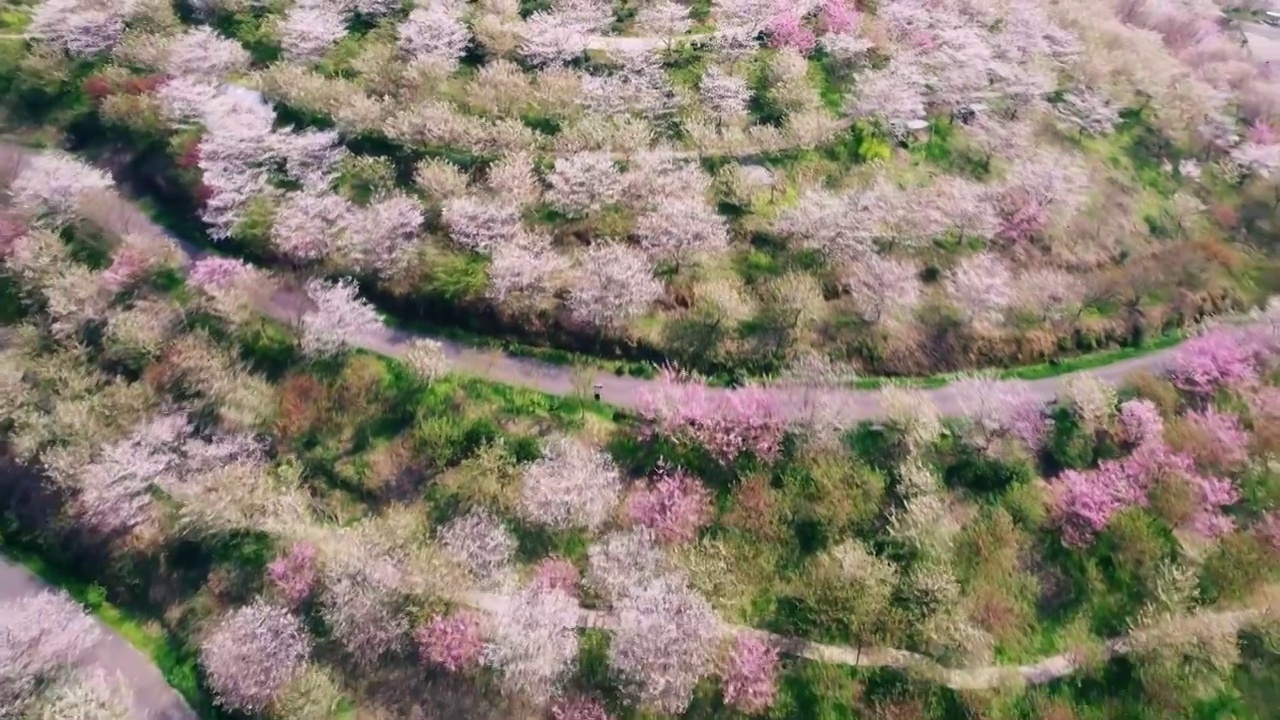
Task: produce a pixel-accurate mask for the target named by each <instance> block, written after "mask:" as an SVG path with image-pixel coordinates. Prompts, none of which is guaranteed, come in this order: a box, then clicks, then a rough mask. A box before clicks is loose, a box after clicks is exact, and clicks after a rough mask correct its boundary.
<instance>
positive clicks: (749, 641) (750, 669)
mask: <svg viewBox="0 0 1280 720" xmlns="http://www.w3.org/2000/svg"><path fill="white" fill-rule="evenodd" d="M720 674H721V677H722V679H723V683H724V701H725V702H726V703H728V704H729V705H732V706H734V707H736V708H738V709H739V710H741V711H743V712H745V713H759V712H763V711H764V710H767V709H768V708H769V706H770V705H772V704H773V701H774V698H775V697H776V696H777V694H778V649H777V648H776V647H774V646H773V645H771V644H770V643H769V642H768V641H767V640H765V639H763V638H761V637H760V636H758V635H752V634H748V633H739V634H738V635H737V637H735V638H734V641H733V647H732V648H731V649H730V650H729V655H728V657H727V658H726V659H725V663H724V668H723V669H722V670H721V673H720Z"/></svg>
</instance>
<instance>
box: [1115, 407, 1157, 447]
mask: <svg viewBox="0 0 1280 720" xmlns="http://www.w3.org/2000/svg"><path fill="white" fill-rule="evenodd" d="M1120 428H1121V430H1123V431H1124V436H1125V439H1126V440H1128V441H1129V442H1131V443H1133V444H1135V445H1141V444H1142V443H1145V442H1149V441H1156V440H1159V439H1160V438H1161V437H1162V436H1163V435H1164V418H1163V417H1161V416H1160V409H1159V408H1157V407H1156V404H1155V403H1153V402H1151V401H1150V400H1147V399H1145V398H1136V399H1133V400H1129V401H1127V402H1124V403H1122V404H1121V405H1120Z"/></svg>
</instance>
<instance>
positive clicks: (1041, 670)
mask: <svg viewBox="0 0 1280 720" xmlns="http://www.w3.org/2000/svg"><path fill="white" fill-rule="evenodd" d="M34 152H35V151H33V150H31V149H28V148H25V147H22V146H18V145H13V144H11V143H0V170H2V171H0V179H4V178H9V179H11V178H12V177H14V176H16V173H17V172H18V171H20V167H21V165H22V163H23V162H25V160H26V159H27V158H29V157H30V156H31V155H32V154H33V153H34ZM99 199H101V200H103V201H104V202H93V203H86V204H85V205H86V208H85V212H84V214H85V215H86V220H88V221H89V222H91V223H94V224H97V225H99V226H100V227H102V228H103V229H104V230H106V231H108V232H110V233H113V234H116V235H118V236H127V235H130V234H152V235H157V236H166V237H169V238H171V239H172V240H173V241H174V242H175V243H177V244H178V246H179V247H180V248H181V249H182V250H183V253H184V264H186V265H189V264H190V263H191V262H194V261H195V260H196V259H198V258H199V257H201V256H204V255H206V254H208V253H207V252H206V251H205V250H203V249H201V248H199V247H197V246H196V245H195V244H193V243H191V242H189V241H187V240H185V239H183V238H180V237H177V236H175V235H173V234H172V233H170V232H169V231H168V230H166V229H165V228H163V227H161V226H160V225H158V224H156V223H155V222H154V221H152V220H151V219H150V218H149V217H148V216H147V215H146V214H145V213H144V212H143V211H142V210H141V209H140V208H138V207H137V206H136V205H135V204H133V203H132V202H131V201H129V200H128V199H127V198H124V197H122V196H120V195H118V194H116V193H114V192H112V193H108V194H106V195H104V196H103V197H101V198H99ZM311 307H312V304H311V302H310V301H309V299H308V298H307V297H306V296H305V295H304V294H303V293H302V292H301V291H299V290H298V289H296V288H277V289H275V290H274V291H272V292H270V293H266V294H264V296H263V301H262V302H261V303H260V308H259V309H260V310H261V311H262V312H263V313H264V314H265V315H267V316H270V317H272V318H274V319H276V320H280V321H283V322H286V323H294V322H297V321H298V319H299V318H300V317H301V316H302V314H304V313H305V312H307V311H308V310H309V309H311ZM417 337H421V336H419V335H416V334H414V333H410V332H407V331H403V330H397V329H392V328H386V327H383V328H381V329H379V330H378V331H377V332H375V333H371V334H368V335H366V336H363V337H359V338H353V339H352V344H353V345H355V346H356V347H359V348H363V349H365V350H369V351H371V352H375V353H380V354H383V355H387V356H391V357H398V356H401V355H403V354H404V353H405V352H406V350H407V348H408V346H409V344H410V342H411V341H412V340H414V339H415V338H417ZM440 342H441V343H442V344H443V346H444V348H445V352H446V354H447V356H448V357H449V359H450V361H451V362H452V363H453V367H454V368H456V369H457V370H459V371H460V372H463V373H468V374H472V375H475V376H479V377H483V378H486V379H489V380H493V381H496V382H500V383H506V384H510V385H516V386H522V387H527V388H532V389H536V390H539V391H542V392H545V393H550V394H555V395H573V394H575V392H576V391H577V388H579V387H581V377H580V376H578V375H577V374H576V373H575V371H574V370H573V369H571V368H568V367H565V366H561V365H554V364H550V363H546V362H542V361H538V360H534V359H530V358H522V357H515V356H510V355H506V354H503V353H499V352H492V351H480V350H476V349H474V348H470V347H467V346H464V345H461V344H459V343H455V342H452V341H449V340H443V339H441V340H440ZM1171 352H1172V349H1168V350H1163V351H1160V352H1157V353H1152V354H1150V355H1146V356H1143V357H1138V358H1133V359H1130V360H1125V361H1122V362H1117V363H1114V364H1112V365H1108V366H1105V367H1102V368H1098V369H1096V370H1092V371H1091V372H1092V373H1093V374H1095V375H1097V376H1099V377H1101V378H1104V379H1106V380H1108V381H1111V382H1118V381H1120V380H1121V379H1123V378H1124V377H1125V376H1126V375H1128V374H1129V373H1132V372H1133V371H1135V370H1139V369H1151V370H1155V369H1159V368H1160V367H1162V365H1163V364H1164V363H1165V362H1166V361H1167V359H1168V358H1169V356H1170V353H1171ZM1066 377H1067V376H1058V377H1053V378H1045V379H1042V380H1033V381H1022V380H1005V381H1002V382H1005V383H1009V384H1014V385H1018V386H1021V388H1022V389H1023V390H1024V391H1025V392H1026V393H1027V394H1029V395H1030V396H1032V397H1035V398H1038V399H1042V400H1046V401H1047V400H1050V399H1052V398H1053V397H1054V396H1055V395H1056V394H1057V393H1058V391H1059V390H1060V389H1061V387H1062V385H1063V383H1064V382H1065V381H1066ZM591 380H592V382H594V383H595V384H597V385H598V386H599V387H600V388H601V393H602V399H603V400H604V401H605V402H607V403H610V404H613V405H616V406H620V407H624V408H631V409H634V408H636V407H637V406H638V405H639V403H640V400H641V397H642V395H643V393H644V391H645V390H646V389H648V388H650V387H652V385H653V382H652V381H650V380H646V379H641V378H633V377H620V376H617V375H614V374H611V373H606V372H603V371H597V372H595V373H594V376H593V377H592V378H591ZM709 392H711V393H727V392H731V391H729V390H726V389H723V388H711V389H709ZM778 392H779V395H778V397H779V400H780V401H781V403H782V406H783V409H784V411H785V412H786V413H788V414H790V415H791V416H793V417H800V416H802V415H803V414H804V413H807V412H808V407H807V406H808V403H809V396H810V394H809V392H807V391H804V390H794V389H793V390H779V391H778ZM822 392H823V394H824V396H825V397H826V398H828V399H834V400H835V401H836V405H837V407H838V408H840V414H841V416H842V417H843V418H844V419H846V420H851V421H857V420H870V419H873V418H875V417H876V416H877V415H878V414H879V412H880V406H879V400H878V397H877V393H875V392H874V391H859V390H848V389H824V390H822ZM924 393H925V395H926V396H927V397H928V398H929V399H930V400H931V401H932V402H933V403H934V404H935V405H936V406H937V407H938V409H939V411H940V412H941V413H942V414H944V415H956V414H961V412H962V407H961V400H960V398H959V396H958V394H957V393H956V391H955V389H954V388H950V387H942V388H935V389H930V390H925V391H924ZM42 588H43V584H42V583H41V582H40V581H39V580H38V579H37V578H35V577H34V576H31V575H30V574H29V573H27V572H26V571H25V570H22V569H20V568H18V567H16V566H13V565H12V564H10V563H8V562H7V561H5V560H4V559H3V558H0V599H4V598H10V597H17V596H20V595H23V594H28V593H34V592H38V591H39V590H40V589H42ZM458 599H459V600H460V601H461V602H464V603H465V604H468V605H471V606H473V607H476V608H477V609H481V610H487V611H495V610H499V609H501V607H502V606H503V605H504V604H505V603H506V602H507V598H506V597H505V596H502V595H494V594H485V593H469V594H466V595H463V596H461V597H459V598H458ZM1260 612H1262V611H1261V610H1239V609H1233V610H1224V611H1222V612H1216V613H1204V614H1202V615H1197V616H1192V617H1190V618H1187V619H1186V622H1206V623H1227V624H1229V625H1230V626H1231V627H1232V628H1239V627H1240V626H1241V625H1242V624H1244V623H1245V622H1247V621H1249V620H1250V619H1252V618H1254V617H1256V616H1257V615H1258V614H1259V613H1260ZM612 623H613V618H612V617H611V615H610V614H609V613H605V612H601V611H594V610H588V609H582V610H581V613H580V618H579V625H580V626H582V627H600V628H608V627H610V626H611V625H612ZM726 631H727V632H739V631H744V632H752V633H757V634H763V635H765V636H767V637H768V638H769V639H770V640H771V641H772V642H774V643H776V644H777V645H778V646H779V647H780V648H781V649H782V650H783V651H784V652H786V653H787V654H790V655H794V656H799V657H805V658H809V659H812V660H815V661H820V662H828V663H838V664H844V665H853V666H861V667H884V666H887V667H898V668H904V669H906V668H911V669H913V670H915V671H922V672H924V673H925V674H926V675H928V676H929V677H932V678H935V679H936V680H937V681H938V682H940V683H942V684H945V685H947V686H950V687H953V688H957V689H986V688H994V687H1004V686H1006V685H1008V684H1010V683H1015V684H1016V683H1026V684H1036V683H1043V682H1048V681H1050V680H1053V679H1056V678H1060V677H1063V676H1065V675H1068V674H1070V673H1072V672H1075V671H1076V670H1077V669H1079V668H1080V667H1081V666H1082V665H1083V664H1084V657H1086V656H1087V654H1080V653H1062V654H1059V655H1054V656H1051V657H1047V658H1044V659H1041V660H1040V661H1038V662H1036V663H1033V664H1029V665H992V666H986V667H975V668H961V669H956V668H946V667H943V666H941V665H939V664H938V663H936V662H935V661H934V660H932V659H930V658H928V657H926V656H923V655H920V654H917V653H913V652H910V651H906V650H900V649H896V648H861V649H855V648H851V647H844V646H833V645H823V644H820V643H814V642H809V641H806V640H803V639H800V638H794V637H786V636H780V635H773V634H770V633H765V632H763V631H760V630H755V629H752V628H745V627H735V626H728V627H727V628H726ZM1130 648H1131V642H1130V641H1129V639H1128V638H1123V637H1122V638H1116V639H1112V640H1109V641H1106V642H1105V644H1104V645H1103V647H1102V648H1101V656H1102V657H1111V656H1114V655H1120V654H1124V653H1126V652H1128V651H1129V650H1130ZM1094 657H1097V655H1094ZM85 662H87V663H91V664H96V665H102V666H104V667H110V668H112V669H119V670H121V671H122V672H123V673H124V674H125V676H126V679H127V680H128V682H129V683H130V685H131V687H132V688H133V690H134V698H135V704H136V705H137V707H138V708H139V709H141V708H147V709H149V710H150V713H151V714H150V717H151V718H152V719H153V720H169V719H173V720H178V719H182V720H186V719H187V718H195V717H196V715H195V714H194V712H192V710H191V709H190V708H189V707H188V706H187V705H186V704H185V703H184V702H183V701H182V699H181V697H179V696H178V695H177V693H176V692H174V691H173V690H172V688H169V687H168V685H166V684H165V682H164V680H163V678H162V677H161V676H160V674H159V672H158V671H157V670H156V669H155V668H154V667H153V666H152V665H151V663H150V661H149V660H148V659H147V658H146V657H144V656H143V655H142V654H141V653H139V652H138V651H137V650H135V649H134V648H133V647H132V646H130V645H129V643H128V642H127V641H125V640H124V639H123V638H121V637H119V636H118V635H115V634H114V633H111V632H110V631H109V630H108V631H107V632H106V639H104V640H103V641H102V642H100V643H99V644H98V645H97V646H96V647H95V648H94V650H93V652H92V653H90V654H89V656H88V657H86V659H85Z"/></svg>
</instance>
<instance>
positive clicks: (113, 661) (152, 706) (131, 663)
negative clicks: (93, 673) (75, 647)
mask: <svg viewBox="0 0 1280 720" xmlns="http://www.w3.org/2000/svg"><path fill="white" fill-rule="evenodd" d="M48 589H49V586H48V585H46V584H45V583H44V581H42V580H41V579H40V578H38V577H36V576H35V575H32V574H31V573H30V572H28V571H27V570H26V569H25V568H23V567H21V566H19V565H16V564H14V563H13V562H11V561H10V560H9V559H8V558H6V557H4V556H0V601H5V600H13V599H16V598H20V597H25V596H27V595H36V594H38V593H40V592H41V591H44V590H48ZM98 624H99V625H100V626H101V628H102V638H101V639H100V640H99V641H98V642H97V644H95V645H94V646H93V647H91V648H89V650H88V651H87V652H86V653H85V654H84V655H83V656H81V658H80V661H79V663H78V667H79V668H82V669H86V670H89V669H100V670H104V671H106V672H107V674H108V676H114V675H115V674H116V673H119V674H120V676H121V677H122V678H124V681H125V683H126V684H127V685H128V687H129V689H130V691H131V692H132V693H133V717H135V718H138V719H139V720H142V719H144V718H145V719H146V720H198V718H199V716H198V715H196V713H195V711H193V710H192V709H191V707H190V706H188V705H187V703H186V701H185V700H183V699H182V696H181V695H179V694H178V693H177V691H176V690H174V689H173V688H172V687H169V684H168V683H167V682H165V679H164V676H162V675H161V674H160V671H159V670H157V669H156V667H155V665H153V664H152V663H151V659H150V658H148V657H146V656H145V655H143V654H142V653H140V652H138V650H137V649H136V648H134V647H133V646H132V645H130V644H129V642H128V641H127V640H125V639H124V638H122V637H120V636H119V635H117V634H115V632H113V631H112V630H111V628H109V627H107V626H106V625H103V624H102V623H101V622H99V623H98Z"/></svg>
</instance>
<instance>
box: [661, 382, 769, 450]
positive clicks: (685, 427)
mask: <svg viewBox="0 0 1280 720" xmlns="http://www.w3.org/2000/svg"><path fill="white" fill-rule="evenodd" d="M639 409H640V413H641V415H642V416H644V418H645V419H646V420H647V421H648V423H649V428H650V430H651V431H656V432H659V433H662V434H663V435H666V436H668V437H670V438H672V439H676V440H684V441H691V442H694V443H697V444H699V445H702V446H703V447H705V448H706V449H707V450H708V452H710V453H711V455H712V456H713V457H715V458H716V459H717V460H719V461H720V462H722V463H730V462H732V461H733V460H734V458H736V457H738V456H739V455H741V454H742V453H744V452H751V453H752V454H754V455H755V456H756V457H758V458H760V459H762V460H766V461H772V460H774V459H776V458H777V457H778V453H779V452H781V450H782V440H783V438H784V436H785V435H786V430H787V424H786V418H785V416H784V415H783V414H782V412H781V408H780V407H779V404H778V399H777V396H776V395H774V394H773V392H771V391H770V390H768V389H766V388H762V387H755V386H751V387H745V388H740V389H737V390H720V391H712V390H710V389H709V388H707V387H706V386H705V385H703V384H702V383H700V382H696V381H694V380H693V379H692V378H689V377H687V376H683V375H680V374H679V373H677V372H676V371H675V370H673V369H671V368H667V369H664V370H663V371H662V373H661V374H660V375H659V376H658V379H657V380H656V381H655V383H654V384H653V385H651V386H650V387H649V388H647V389H646V390H645V391H643V393H642V394H641V397H640V408H639Z"/></svg>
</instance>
